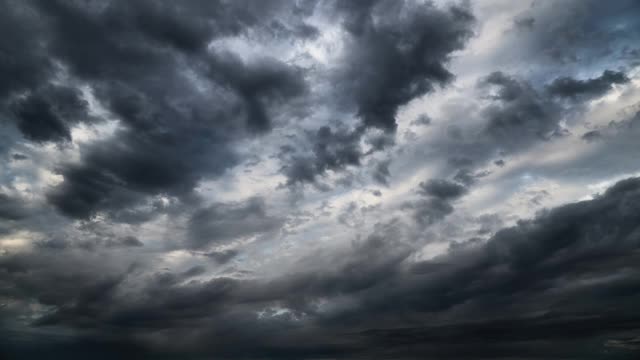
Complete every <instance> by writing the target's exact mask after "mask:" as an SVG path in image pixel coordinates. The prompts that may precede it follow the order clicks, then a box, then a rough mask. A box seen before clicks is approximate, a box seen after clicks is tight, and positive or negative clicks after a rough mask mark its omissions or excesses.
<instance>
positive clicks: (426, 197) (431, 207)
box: [403, 179, 469, 226]
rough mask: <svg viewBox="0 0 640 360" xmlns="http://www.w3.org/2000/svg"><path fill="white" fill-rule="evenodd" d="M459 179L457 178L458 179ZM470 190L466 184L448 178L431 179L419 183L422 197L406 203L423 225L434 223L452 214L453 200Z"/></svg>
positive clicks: (419, 191) (405, 205) (406, 207)
mask: <svg viewBox="0 0 640 360" xmlns="http://www.w3.org/2000/svg"><path fill="white" fill-rule="evenodd" d="M456 180H457V179H456ZM468 191H469V190H468V189H467V187H466V186H464V185H462V184H459V183H457V182H454V181H450V180H446V179H431V180H428V181H426V182H421V183H420V184H419V185H418V190H417V192H418V195H420V197H421V198H420V199H419V200H416V201H410V202H407V203H406V204H404V206H403V208H404V209H409V210H411V211H412V212H413V217H414V219H415V220H416V221H417V222H418V223H419V224H421V225H423V226H429V225H433V224H435V223H437V222H439V221H440V220H442V219H444V218H445V217H446V216H447V215H449V214H451V213H452V212H453V210H454V206H453V202H454V201H455V200H457V199H459V198H460V197H462V196H463V195H465V194H467V192H468Z"/></svg>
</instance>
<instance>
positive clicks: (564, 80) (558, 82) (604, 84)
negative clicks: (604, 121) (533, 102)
mask: <svg viewBox="0 0 640 360" xmlns="http://www.w3.org/2000/svg"><path fill="white" fill-rule="evenodd" d="M628 82H629V78H628V77H627V75H626V74H625V73H623V72H620V71H612V70H605V71H604V72H603V73H602V75H600V76H599V77H597V78H593V79H587V80H576V79H573V78H570V77H560V78H557V79H555V80H553V82H551V84H549V86H548V87H547V91H549V93H551V95H554V96H558V97H563V98H570V99H577V98H587V99H588V98H591V97H598V96H602V95H604V94H605V93H606V92H608V91H609V90H611V89H612V88H613V85H614V84H626V83H628Z"/></svg>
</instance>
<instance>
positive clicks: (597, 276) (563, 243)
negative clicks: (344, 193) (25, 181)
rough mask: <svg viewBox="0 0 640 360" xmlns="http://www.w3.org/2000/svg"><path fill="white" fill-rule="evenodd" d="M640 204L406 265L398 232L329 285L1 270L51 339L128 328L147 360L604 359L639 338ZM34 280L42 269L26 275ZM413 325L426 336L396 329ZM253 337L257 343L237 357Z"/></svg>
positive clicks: (369, 248) (8, 266) (356, 252)
mask: <svg viewBox="0 0 640 360" xmlns="http://www.w3.org/2000/svg"><path fill="white" fill-rule="evenodd" d="M638 197H640V180H639V179H637V178H631V179H627V180H623V181H620V182H619V183H617V184H615V185H614V186H612V187H611V188H610V189H608V190H607V191H606V192H604V193H603V194H602V195H600V196H598V197H596V198H595V199H593V200H589V201H583V202H577V203H573V204H568V205H564V206H561V207H558V208H555V209H551V210H549V211H547V212H544V213H541V214H540V215H538V216H537V217H536V218H534V219H531V220H523V221H521V222H519V223H518V224H516V225H515V226H513V227H509V228H504V229H502V230H500V231H498V232H497V233H496V234H495V235H494V236H493V237H492V238H490V239H489V240H487V241H486V242H485V243H480V244H475V245H473V246H467V247H465V246H462V247H456V248H455V249H453V250H451V251H450V252H449V253H446V254H443V255H440V256H437V257H435V258H433V259H431V260H427V261H420V262H414V263H412V264H411V263H410V264H406V265H403V260H404V259H406V258H407V256H408V255H409V254H410V251H411V250H410V249H411V248H410V247H407V246H406V245H405V244H403V243H402V242H401V241H400V240H399V239H401V238H402V237H401V232H400V233H399V232H398V231H399V228H398V224H393V223H392V224H387V225H385V226H383V225H381V226H380V227H378V228H377V229H376V233H374V234H372V235H371V236H369V237H368V238H366V239H364V240H363V241H362V242H360V243H358V244H357V245H356V246H355V247H354V248H353V249H352V251H351V252H350V254H349V256H347V257H346V258H342V259H341V260H338V258H336V259H335V260H334V263H335V265H334V267H333V268H326V269H324V270H322V271H321V272H320V273H318V272H315V271H311V270H310V271H305V272H302V273H299V274H289V275H284V276H283V277H280V278H277V279H275V280H272V281H265V282H261V281H255V280H249V281H240V280H232V279H226V278H217V279H212V280H205V281H194V282H190V283H186V284H181V282H180V280H179V279H180V277H179V276H178V275H172V274H170V273H167V274H162V273H161V274H156V275H154V276H153V277H151V278H149V279H148V280H147V282H146V285H145V286H144V287H143V288H142V289H140V290H141V291H142V293H139V294H138V295H136V296H120V295H119V291H118V289H119V288H120V287H122V286H123V284H124V281H126V280H125V279H127V278H132V279H131V280H129V281H132V280H133V278H134V277H135V272H134V271H133V270H131V271H129V272H127V273H126V274H125V275H122V274H121V275H119V276H116V275H114V276H110V275H107V274H108V273H105V274H104V275H103V276H101V280H96V279H95V278H93V275H92V274H86V275H81V274H78V278H77V280H76V281H75V282H74V286H73V287H72V288H69V287H66V286H62V287H60V288H52V287H49V286H45V284H49V283H50V281H51V279H53V278H56V277H58V276H61V274H62V273H61V272H60V271H63V270H64V269H66V268H67V267H69V266H75V265H72V264H63V263H61V262H60V261H59V260H55V258H47V257H44V254H39V255H32V256H31V257H15V256H12V257H9V258H4V259H3V261H2V262H1V263H0V266H1V267H2V268H3V269H4V270H5V272H4V273H3V276H2V281H3V282H5V283H6V282H9V283H12V284H22V285H26V284H30V285H29V286H20V287H18V288H15V289H14V290H12V291H11V292H10V293H9V294H8V295H9V296H29V297H31V296H35V297H37V298H39V299H41V301H43V302H44V303H47V304H50V305H52V306H54V307H55V311H53V312H52V313H50V314H48V315H46V316H45V317H43V318H40V319H39V320H38V321H37V323H38V324H40V326H49V325H53V324H56V325H57V326H71V327H86V326H89V327H92V328H94V329H96V330H100V331H106V329H107V328H108V329H110V330H109V331H110V332H112V330H113V329H114V328H115V329H119V331H118V332H117V333H119V334H121V335H125V336H124V337H123V336H118V337H115V338H113V341H116V340H117V341H124V343H126V344H130V345H129V346H132V347H138V346H140V347H141V348H143V349H144V348H147V349H149V351H151V352H149V353H145V354H147V355H149V356H151V354H153V353H154V352H155V351H161V350H160V349H165V351H169V352H171V351H172V349H173V350H175V351H177V350H178V349H182V350H183V351H187V352H188V353H192V354H194V355H196V354H200V355H203V354H206V353H208V352H209V351H211V354H216V353H217V354H220V353H222V354H227V355H226V356H227V357H229V358H236V357H246V356H250V357H252V356H258V354H263V353H264V351H269V352H273V354H274V356H287V354H289V355H292V354H296V351H302V352H303V353H305V354H311V355H314V354H322V353H325V352H334V356H340V357H346V358H358V357H362V356H366V355H365V354H375V353H376V352H377V351H379V350H380V351H384V352H385V353H387V354H390V356H391V355H392V356H393V357H395V358H400V359H404V358H415V357H416V356H426V355H428V354H434V353H437V354H439V356H441V357H443V358H459V355H460V354H459V352H457V351H454V349H455V348H458V347H459V346H463V347H464V348H465V349H468V354H484V356H487V357H495V356H498V355H500V356H503V355H504V356H507V355H508V356H517V355H519V354H522V353H530V354H537V355H536V356H541V355H542V354H547V356H548V357H549V358H567V357H568V358H576V359H577V358H581V356H583V355H584V354H583V352H581V350H580V348H581V346H580V344H587V343H588V344H592V345H589V346H590V349H592V350H589V351H600V350H598V349H602V348H603V347H604V346H605V344H604V341H603V342H601V343H600V344H598V343H593V341H596V340H597V339H602V338H615V337H617V336H620V334H624V333H625V332H628V331H632V330H633V329H635V328H636V327H637V319H634V318H629V317H628V316H625V314H628V313H629V312H628V311H631V309H632V308H633V306H634V305H635V302H634V301H633V300H634V297H635V294H636V292H637V291H636V290H635V289H636V283H637V281H638V276H639V274H638V273H637V271H635V270H634V267H633V266H632V264H635V263H636V262H637V260H638V259H637V249H638V248H639V246H640V242H639V241H640V240H639V238H638V236H637V234H636V233H637V223H638V220H639V219H638V214H640V212H639V211H637V210H638V209H636V208H635V205H634V204H638V203H640V202H638V200H639V199H638ZM247 208H249V207H242V206H240V207H236V209H232V210H231V211H230V212H231V213H234V212H236V213H237V212H246V209H247ZM250 216H253V215H250ZM398 236H400V237H398ZM394 239H396V240H394ZM398 241H400V242H398ZM407 250H409V251H407ZM74 261H75V262H77V261H88V259H86V260H81V259H79V258H76V259H75V260H74ZM27 264H28V265H27ZM54 264H55V265H56V267H51V266H52V265H54ZM407 265H408V266H407ZM25 268H29V269H31V270H30V271H28V272H20V271H18V269H25ZM44 269H48V271H47V272H43V270H44ZM7 270H9V272H6V271H7ZM113 271H114V270H111V272H113ZM190 273H191V272H189V271H187V272H185V273H184V274H185V276H190V275H189V274H190ZM197 273H200V272H199V271H198V272H197ZM382 294H384V295H385V296H382ZM319 299H325V300H324V301H328V304H332V303H334V302H335V303H336V306H337V304H338V303H340V301H345V300H346V299H350V300H349V301H347V302H346V303H345V304H344V306H342V307H341V306H337V307H335V308H334V310H329V308H327V309H326V310H321V309H320V308H317V307H315V305H314V304H315V303H316V302H317V301H319ZM341 299H342V300H341ZM65 304H66V305H65ZM269 304H280V306H282V307H284V308H285V309H288V310H286V312H285V313H284V314H289V315H288V316H285V317H279V316H280V315H276V313H275V312H274V313H269V312H267V313H266V315H263V316H266V318H260V317H256V316H243V315H241V313H242V312H243V311H252V310H251V309H253V310H254V311H257V310H258V309H262V308H263V307H265V306H266V307H268V306H269ZM603 307H605V308H608V309H611V310H606V311H603V310H602V309H603ZM232 308H233V309H235V310H234V311H232V310H231V309H232ZM407 316H411V317H412V318H413V319H415V320H416V321H418V322H419V324H422V325H416V326H413V327H406V326H404V327H403V326H400V327H399V326H398V325H399V324H403V323H404V321H403V319H405V318H406V317H407ZM222 320H226V321H222ZM231 320H234V321H233V322H230V321H231ZM107 324H108V325H107ZM296 324H297V325H296ZM425 324H427V325H425ZM523 324H526V325H527V326H522V325H523ZM105 326H108V327H105ZM141 326H143V327H144V328H145V329H147V330H148V329H172V330H171V331H170V333H171V334H184V335H183V336H185V335H186V334H189V333H192V334H193V331H195V332H196V333H199V334H200V336H198V335H195V336H189V337H188V338H185V340H184V341H181V342H179V343H174V344H173V345H168V343H166V342H156V341H151V342H149V341H142V342H139V341H136V340H134V339H136V338H138V337H135V336H133V335H134V334H135V333H136V332H137V330H136V329H139V328H140V327H141ZM301 326H302V327H301ZM187 329H189V331H187ZM567 329H575V331H566V330H567ZM578 329H580V330H578ZM147 330H145V331H147ZM274 331H275V332H274ZM221 332H228V336H227V337H226V338H225V339H226V340H225V341H224V342H222V341H220V340H216V341H215V342H214V343H211V342H210V341H211V340H210V339H211V338H210V335H212V334H219V333H221ZM126 334H129V335H126ZM330 334H334V335H330ZM129 336H131V337H129ZM285 337H286V338H289V339H291V338H295V339H297V342H298V345H297V346H296V347H293V348H292V347H288V346H287V347H284V346H281V345H282V344H283V343H282V342H281V341H283V340H284V339H285ZM248 338H253V339H255V340H256V341H254V342H252V343H251V345H250V346H249V345H247V346H246V347H245V348H244V349H245V350H244V351H241V352H238V348H237V346H238V345H239V344H240V343H246V340H247V339H248ZM142 339H144V337H142ZM338 339H342V340H341V341H338V342H336V341H337V340H338ZM79 340H80V339H79ZM149 340H150V339H149ZM162 344H164V345H162ZM332 344H333V345H332ZM540 344H542V347H540V346H541V345H540ZM183 346H187V348H183ZM189 349H190V350H189ZM296 349H299V350H296ZM382 349H384V350H382ZM585 351H587V350H585Z"/></svg>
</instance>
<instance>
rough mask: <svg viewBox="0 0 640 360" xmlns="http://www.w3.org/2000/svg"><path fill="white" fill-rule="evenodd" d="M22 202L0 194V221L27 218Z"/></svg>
mask: <svg viewBox="0 0 640 360" xmlns="http://www.w3.org/2000/svg"><path fill="white" fill-rule="evenodd" d="M23 204H24V202H23V201H22V200H20V199H16V198H14V197H12V196H9V195H7V194H3V193H0V219H2V220H19V219H22V218H24V217H25V216H27V213H28V211H27V209H26V208H25V206H24V205H23Z"/></svg>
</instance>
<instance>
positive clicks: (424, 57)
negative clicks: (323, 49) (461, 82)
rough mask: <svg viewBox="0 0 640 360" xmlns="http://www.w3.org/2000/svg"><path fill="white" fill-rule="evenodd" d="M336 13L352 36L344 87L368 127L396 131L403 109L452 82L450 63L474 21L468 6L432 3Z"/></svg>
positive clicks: (378, 4)
mask: <svg viewBox="0 0 640 360" xmlns="http://www.w3.org/2000/svg"><path fill="white" fill-rule="evenodd" d="M338 9H339V10H340V12H341V13H342V14H343V16H344V19H345V20H344V26H345V28H346V29H347V31H348V32H349V34H350V36H351V39H348V40H347V42H348V44H349V46H348V49H349V50H348V53H347V55H346V59H345V66H344V68H343V69H342V70H341V71H340V72H339V76H340V78H341V79H342V81H343V85H341V86H343V87H344V91H345V95H347V96H349V97H350V98H352V99H353V102H354V105H355V106H356V111H357V114H358V115H359V116H360V118H361V119H362V122H363V124H364V125H365V126H367V127H376V128H380V129H384V130H387V131H389V130H391V131H392V130H394V129H395V128H396V119H395V118H396V113H397V111H398V108H399V107H400V106H402V105H405V104H407V103H408V102H409V101H411V100H413V99H414V98H417V97H419V96H422V95H424V94H426V93H428V92H431V91H433V90H434V88H435V86H438V85H445V84H447V83H448V82H449V81H451V79H452V78H453V74H451V73H450V72H449V71H448V70H447V68H446V64H447V63H448V61H449V59H450V57H451V54H452V53H453V52H454V51H456V50H460V49H461V48H462V47H463V46H464V44H465V42H466V40H467V39H468V38H469V37H470V36H471V35H472V25H473V23H474V17H473V15H472V14H471V13H470V11H469V10H468V9H466V8H462V7H456V6H451V7H448V8H446V9H439V8H437V7H435V6H434V5H433V4H431V3H426V4H421V5H417V4H414V3H411V2H400V3H398V2H389V1H370V2H361V3H357V4H339V5H338ZM389 14H394V15H393V16H389Z"/></svg>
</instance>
